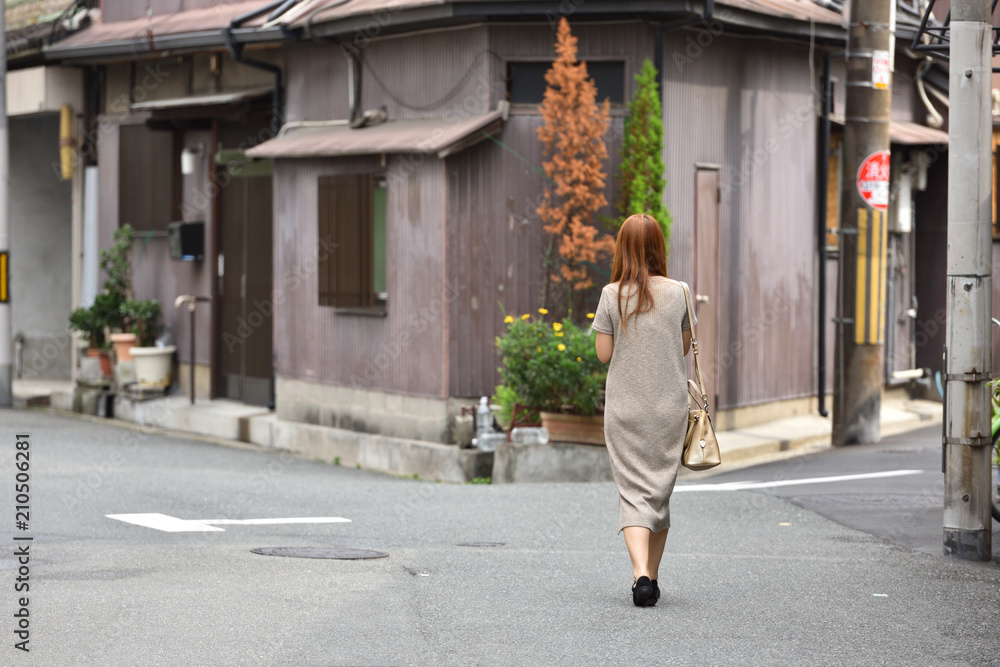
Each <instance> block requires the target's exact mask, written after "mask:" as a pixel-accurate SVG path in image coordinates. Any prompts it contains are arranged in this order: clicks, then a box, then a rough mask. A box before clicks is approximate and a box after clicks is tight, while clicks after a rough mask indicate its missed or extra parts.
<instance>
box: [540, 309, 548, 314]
mask: <svg viewBox="0 0 1000 667" xmlns="http://www.w3.org/2000/svg"><path fill="white" fill-rule="evenodd" d="M538 312H540V313H541V314H542V315H548V314H549V311H547V310H546V309H544V308H539V309H538Z"/></svg>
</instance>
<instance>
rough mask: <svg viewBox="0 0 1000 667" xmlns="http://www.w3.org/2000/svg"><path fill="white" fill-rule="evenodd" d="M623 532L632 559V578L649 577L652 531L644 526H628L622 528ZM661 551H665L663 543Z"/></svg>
mask: <svg viewBox="0 0 1000 667" xmlns="http://www.w3.org/2000/svg"><path fill="white" fill-rule="evenodd" d="M622 533H623V534H624V535H625V546H626V547H628V556H629V558H631V559H632V578H633V579H635V580H636V581H638V580H639V577H649V576H650V575H649V556H650V535H652V532H651V531H650V530H649V528H644V527H643V526H626V527H625V528H623V529H622ZM660 553H661V554H662V553H663V546H662V545H661V546H660ZM657 563H659V558H657ZM650 578H652V577H650Z"/></svg>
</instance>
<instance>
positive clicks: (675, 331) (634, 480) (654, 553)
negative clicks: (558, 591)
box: [593, 215, 697, 607]
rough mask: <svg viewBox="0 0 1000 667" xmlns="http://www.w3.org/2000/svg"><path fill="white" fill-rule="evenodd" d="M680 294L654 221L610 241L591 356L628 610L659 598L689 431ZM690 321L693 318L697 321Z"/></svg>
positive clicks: (641, 221) (635, 223)
mask: <svg viewBox="0 0 1000 667" xmlns="http://www.w3.org/2000/svg"><path fill="white" fill-rule="evenodd" d="M686 288H687V286H686V285H685V284H684V283H681V282H679V281H676V280H670V279H669V278H667V253H666V243H665V242H664V239H663V232H662V230H661V229H660V225H659V223H657V222H656V220H654V219H653V218H652V217H651V216H648V215H633V216H631V217H629V218H628V219H626V220H625V222H624V223H622V226H621V229H620V230H619V231H618V238H617V239H616V241H615V253H614V260H613V263H612V267H611V283H610V284H608V285H607V286H606V287H605V288H604V291H603V292H601V302H600V305H598V307H597V312H596V313H595V315H594V323H593V328H594V330H595V331H596V332H597V356H598V358H599V359H600V360H601V361H602V362H604V363H608V362H609V361H610V362H611V365H610V366H609V367H608V381H607V389H606V394H605V404H604V435H605V439H606V441H607V443H608V454H609V455H610V456H611V468H612V472H613V474H614V479H615V484H617V486H618V532H624V534H625V545H626V546H627V547H628V553H629V557H631V559H632V575H633V579H634V583H633V585H632V602H633V603H634V604H635V605H636V606H637V607H651V606H653V605H655V604H656V601H657V600H658V599H659V597H660V588H659V584H658V581H657V579H658V576H659V572H658V570H659V566H660V558H661V557H662V556H663V546H664V544H665V543H666V540H667V529H668V528H670V494H671V493H672V492H673V489H674V481H675V480H676V479H677V467H678V465H679V464H680V460H681V452H682V450H683V448H684V434H685V432H686V430H687V419H688V402H687V396H688V393H687V369H686V364H685V362H684V357H685V355H687V353H688V350H689V349H690V346H691V325H690V324H689V322H688V316H687V307H686V303H685V298H686V297H685V290H686ZM695 323H697V318H695Z"/></svg>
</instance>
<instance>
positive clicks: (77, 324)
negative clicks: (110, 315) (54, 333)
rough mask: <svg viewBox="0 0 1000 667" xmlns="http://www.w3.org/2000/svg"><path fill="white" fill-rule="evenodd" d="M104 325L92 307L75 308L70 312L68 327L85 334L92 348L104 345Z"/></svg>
mask: <svg viewBox="0 0 1000 667" xmlns="http://www.w3.org/2000/svg"><path fill="white" fill-rule="evenodd" d="M104 326H105V322H104V320H103V319H102V318H101V317H100V316H99V315H98V313H97V312H96V310H95V309H94V308H93V307H91V308H77V309H76V310H74V311H73V312H72V313H70V316H69V328H70V329H72V330H73V331H79V332H80V333H82V334H83V335H84V336H86V338H87V341H88V342H89V344H90V347H92V348H94V349H100V348H102V347H104V346H105V340H104Z"/></svg>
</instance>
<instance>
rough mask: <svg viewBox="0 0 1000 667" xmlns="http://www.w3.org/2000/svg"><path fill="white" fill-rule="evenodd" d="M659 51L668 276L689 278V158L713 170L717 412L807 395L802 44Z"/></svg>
mask: <svg viewBox="0 0 1000 667" xmlns="http://www.w3.org/2000/svg"><path fill="white" fill-rule="evenodd" d="M690 34H691V33H685V32H678V33H672V34H668V35H667V38H666V40H665V44H664V59H663V62H664V72H663V78H664V119H665V132H664V143H665V151H664V153H665V158H666V160H665V161H666V164H667V178H668V183H667V188H666V200H667V205H668V206H669V207H670V209H671V212H672V213H673V218H674V226H673V230H672V237H673V240H672V243H671V254H670V267H669V270H670V273H671V275H672V276H674V277H677V278H679V279H681V280H685V281H687V280H690V279H691V275H692V273H691V271H692V261H693V245H692V241H693V231H694V230H693V228H692V225H693V219H694V197H693V192H694V172H695V165H696V163H713V164H718V165H720V166H721V168H722V169H721V182H722V193H721V194H722V199H721V203H722V205H721V212H720V218H721V219H720V235H719V239H720V240H719V244H720V248H719V250H720V259H719V278H720V282H719V284H720V292H721V293H720V303H719V304H718V305H717V310H716V317H717V318H718V340H717V341H716V351H717V352H716V359H715V360H712V361H713V362H714V363H716V364H718V366H719V368H720V369H721V370H720V380H719V381H718V383H717V387H718V393H719V407H720V408H734V407H742V406H747V405H753V404H757V403H764V402H768V401H774V400H780V399H788V398H795V397H801V396H808V395H810V394H812V393H813V392H814V387H813V384H814V379H813V378H814V369H815V366H816V353H815V330H816V325H815V317H816V316H815V312H816V311H815V283H814V274H815V263H816V252H815V250H814V248H815V242H814V239H815V190H816V157H815V155H816V129H817V122H816V114H815V103H816V98H815V97H814V95H813V93H812V90H813V86H812V85H811V84H812V81H811V80H810V66H809V59H808V49H807V48H804V47H799V46H795V45H785V44H781V43H777V42H772V41H765V40H744V39H735V38H727V37H726V36H725V35H723V36H721V37H719V38H718V39H715V40H714V41H713V42H712V43H711V44H709V45H708V46H707V47H705V48H703V49H702V50H701V52H700V53H698V52H697V51H694V50H691V49H690V48H689V46H690V44H691V42H689V41H688V37H689V36H690Z"/></svg>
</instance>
